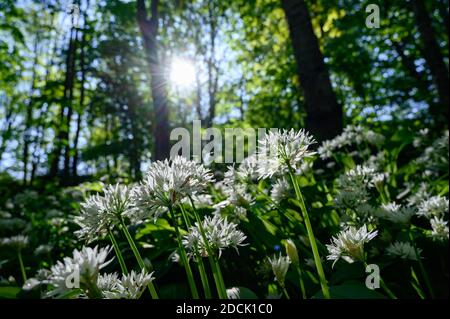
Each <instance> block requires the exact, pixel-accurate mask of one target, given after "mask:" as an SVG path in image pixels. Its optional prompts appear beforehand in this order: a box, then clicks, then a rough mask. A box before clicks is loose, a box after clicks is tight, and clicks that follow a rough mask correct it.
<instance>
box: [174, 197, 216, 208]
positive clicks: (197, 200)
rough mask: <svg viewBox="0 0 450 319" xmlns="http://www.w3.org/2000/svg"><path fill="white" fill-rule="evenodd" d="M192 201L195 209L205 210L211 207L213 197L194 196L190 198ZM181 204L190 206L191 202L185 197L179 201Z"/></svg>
mask: <svg viewBox="0 0 450 319" xmlns="http://www.w3.org/2000/svg"><path fill="white" fill-rule="evenodd" d="M191 198H192V201H193V202H194V205H195V208H205V207H210V206H213V197H212V195H209V194H198V195H197V194H195V195H192V196H191ZM181 202H182V203H183V204H188V205H190V204H191V200H190V199H189V198H187V197H185V198H183V199H182V200H181Z"/></svg>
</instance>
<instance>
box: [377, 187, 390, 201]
mask: <svg viewBox="0 0 450 319" xmlns="http://www.w3.org/2000/svg"><path fill="white" fill-rule="evenodd" d="M376 189H377V191H378V193H380V196H381V201H382V202H383V204H387V203H389V198H388V197H387V196H386V193H385V191H384V185H383V184H382V185H377V186H376Z"/></svg>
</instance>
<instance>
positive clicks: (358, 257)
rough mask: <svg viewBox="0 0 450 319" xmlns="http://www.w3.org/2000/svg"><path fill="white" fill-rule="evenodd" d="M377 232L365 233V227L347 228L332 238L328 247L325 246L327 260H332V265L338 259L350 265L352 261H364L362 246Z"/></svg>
mask: <svg viewBox="0 0 450 319" xmlns="http://www.w3.org/2000/svg"><path fill="white" fill-rule="evenodd" d="M377 233H378V231H376V230H373V231H370V232H369V231H367V226H366V225H363V226H362V227H361V228H359V229H357V228H356V227H348V228H347V229H345V230H343V231H341V232H340V233H339V234H338V235H337V236H336V237H333V238H332V240H331V244H330V245H326V246H327V248H328V252H329V253H330V254H329V255H328V256H327V259H328V260H334V262H333V266H334V264H335V263H336V262H337V261H338V260H339V259H340V258H342V259H344V260H345V261H347V262H349V263H352V262H354V261H364V260H365V253H364V244H365V243H368V242H369V241H371V240H372V239H373V238H374V237H375V236H376V235H377Z"/></svg>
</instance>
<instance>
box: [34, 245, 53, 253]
mask: <svg viewBox="0 0 450 319" xmlns="http://www.w3.org/2000/svg"><path fill="white" fill-rule="evenodd" d="M52 249H53V245H46V244H43V245H39V246H38V247H37V248H36V249H35V250H34V254H35V255H45V254H49V253H50V252H51V251H52Z"/></svg>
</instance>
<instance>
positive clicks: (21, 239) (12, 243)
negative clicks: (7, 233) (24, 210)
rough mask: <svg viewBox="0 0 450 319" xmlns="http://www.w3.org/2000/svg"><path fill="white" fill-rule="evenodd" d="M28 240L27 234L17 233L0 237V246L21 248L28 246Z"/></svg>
mask: <svg viewBox="0 0 450 319" xmlns="http://www.w3.org/2000/svg"><path fill="white" fill-rule="evenodd" d="M28 242H29V240H28V236H23V235H17V236H12V237H7V238H2V239H0V246H7V247H11V248H13V249H15V250H22V249H24V248H25V247H27V246H28Z"/></svg>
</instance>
